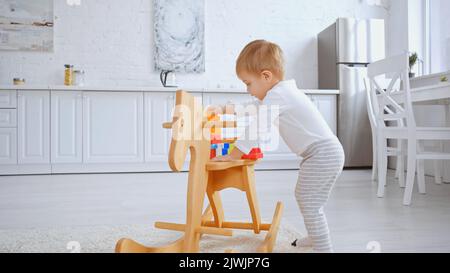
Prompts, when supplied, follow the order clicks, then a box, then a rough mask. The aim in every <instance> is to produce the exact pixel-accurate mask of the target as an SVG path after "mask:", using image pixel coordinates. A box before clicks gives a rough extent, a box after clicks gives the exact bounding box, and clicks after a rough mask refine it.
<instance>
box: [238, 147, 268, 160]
mask: <svg viewBox="0 0 450 273" xmlns="http://www.w3.org/2000/svg"><path fill="white" fill-rule="evenodd" d="M263 157H264V154H263V153H262V152H261V149H260V148H253V149H252V150H251V151H250V153H249V154H248V155H243V156H242V159H248V160H257V159H260V158H263Z"/></svg>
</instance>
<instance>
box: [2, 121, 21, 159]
mask: <svg viewBox="0 0 450 273" xmlns="http://www.w3.org/2000/svg"><path fill="white" fill-rule="evenodd" d="M0 164H17V129H16V128H0Z"/></svg>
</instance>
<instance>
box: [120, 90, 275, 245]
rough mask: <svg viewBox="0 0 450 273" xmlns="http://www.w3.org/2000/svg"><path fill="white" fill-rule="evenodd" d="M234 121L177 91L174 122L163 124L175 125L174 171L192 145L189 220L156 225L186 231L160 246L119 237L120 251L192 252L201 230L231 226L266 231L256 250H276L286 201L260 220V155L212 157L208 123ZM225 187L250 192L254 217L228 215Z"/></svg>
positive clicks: (225, 232) (224, 231)
mask: <svg viewBox="0 0 450 273" xmlns="http://www.w3.org/2000/svg"><path fill="white" fill-rule="evenodd" d="M236 126H237V125H236V122H235V121H233V122H221V121H208V120H207V119H205V117H204V115H203V109H202V106H201V105H200V103H198V102H197V101H196V100H195V98H194V96H192V95H190V94H188V93H187V92H185V91H178V92H177V93H176V107H175V110H174V115H173V119H172V122H168V123H164V124H163V128H166V129H172V140H171V144H170V151H169V165H170V168H171V169H172V170H173V171H175V172H179V171H181V170H182V167H183V164H184V161H185V159H186V155H187V151H188V148H189V150H190V155H191V158H190V165H189V178H188V189H187V211H186V224H174V223H164V222H156V223H155V227H156V228H159V229H166V230H173V231H179V232H183V233H184V236H182V237H181V238H180V239H178V240H177V241H175V242H173V243H170V244H168V245H165V246H160V247H147V246H144V245H141V244H139V243H137V242H135V241H133V240H131V239H126V238H123V239H121V240H119V241H118V242H117V244H116V252H118V253H180V252H183V253H194V252H199V244H200V239H201V237H202V235H203V234H209V235H219V236H232V234H233V233H232V229H247V230H253V231H254V233H256V234H259V233H260V232H261V231H267V234H266V236H265V239H264V241H263V242H262V243H261V244H260V246H259V247H258V249H256V252H272V250H273V247H274V244H275V241H276V237H277V232H278V227H279V224H280V220H281V215H282V210H283V205H282V203H281V202H278V203H277V205H276V209H275V213H274V216H273V219H272V223H270V224H263V223H261V218H260V213H259V207H258V202H257V198H256V191H255V181H254V165H255V164H256V163H257V162H258V160H248V159H245V160H237V161H231V162H212V161H210V147H211V144H210V139H209V138H210V135H209V133H208V132H209V129H211V128H213V127H214V128H231V127H234V128H235V127H236ZM205 132H206V134H205ZM205 135H206V136H207V137H205ZM227 188H236V189H239V190H241V191H244V192H245V193H246V195H247V200H248V204H249V206H250V212H251V217H252V222H251V223H240V222H227V221H225V219H224V212H223V208H222V202H221V199H220V195H219V192H220V191H221V190H224V189H227ZM205 194H206V195H207V196H208V200H209V204H210V205H209V206H208V207H207V208H206V209H205V210H204V212H203V213H202V210H203V202H204V198H205ZM229 252H232V250H229Z"/></svg>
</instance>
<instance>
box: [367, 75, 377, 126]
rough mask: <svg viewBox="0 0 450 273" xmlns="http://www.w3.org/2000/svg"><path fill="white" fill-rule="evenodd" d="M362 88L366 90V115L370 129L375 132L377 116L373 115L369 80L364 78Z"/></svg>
mask: <svg viewBox="0 0 450 273" xmlns="http://www.w3.org/2000/svg"><path fill="white" fill-rule="evenodd" d="M364 86H365V88H366V104H367V115H368V116H369V122H370V127H371V128H372V131H375V130H376V129H377V114H375V111H374V106H373V103H372V98H371V94H370V92H371V88H370V80H369V78H364Z"/></svg>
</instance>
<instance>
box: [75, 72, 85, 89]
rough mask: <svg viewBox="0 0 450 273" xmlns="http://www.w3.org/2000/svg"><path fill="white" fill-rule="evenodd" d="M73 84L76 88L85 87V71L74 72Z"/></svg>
mask: <svg viewBox="0 0 450 273" xmlns="http://www.w3.org/2000/svg"><path fill="white" fill-rule="evenodd" d="M73 84H74V85H76V86H84V70H74V71H73Z"/></svg>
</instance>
